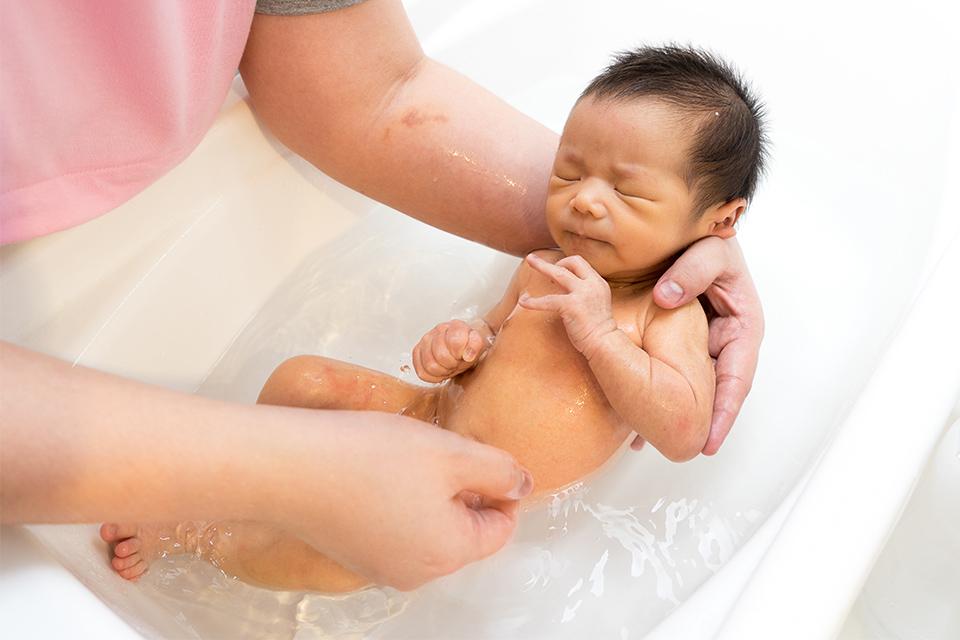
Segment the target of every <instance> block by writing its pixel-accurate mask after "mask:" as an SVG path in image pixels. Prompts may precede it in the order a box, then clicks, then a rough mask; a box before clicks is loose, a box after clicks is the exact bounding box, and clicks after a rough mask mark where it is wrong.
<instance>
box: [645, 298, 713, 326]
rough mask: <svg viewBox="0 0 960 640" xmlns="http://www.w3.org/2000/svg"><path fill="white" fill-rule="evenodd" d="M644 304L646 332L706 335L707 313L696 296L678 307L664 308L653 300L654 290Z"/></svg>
mask: <svg viewBox="0 0 960 640" xmlns="http://www.w3.org/2000/svg"><path fill="white" fill-rule="evenodd" d="M645 302H646V304H644V305H643V310H642V312H643V314H644V317H643V320H642V326H643V328H644V334H647V333H650V332H656V333H677V334H680V335H685V336H698V335H701V334H702V335H706V333H707V328H708V325H707V314H706V312H704V310H703V305H701V304H700V301H699V300H698V299H696V298H694V299H693V300H691V301H690V302H688V303H687V304H685V305H681V306H679V307H677V308H676V309H664V308H662V307H660V306H657V304H656V303H655V302H654V301H653V294H652V292H651V293H650V294H649V297H648V299H647V300H645Z"/></svg>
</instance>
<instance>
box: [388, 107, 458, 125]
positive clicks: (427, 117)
mask: <svg viewBox="0 0 960 640" xmlns="http://www.w3.org/2000/svg"><path fill="white" fill-rule="evenodd" d="M449 120H450V119H449V118H448V117H447V116H445V115H443V114H442V113H424V112H423V111H421V110H420V109H417V108H416V107H410V108H409V109H407V111H406V113H404V114H403V117H402V118H401V119H400V122H402V123H403V124H405V125H406V126H408V127H411V128H412V127H419V126H420V125H422V124H425V123H427V122H448V121H449Z"/></svg>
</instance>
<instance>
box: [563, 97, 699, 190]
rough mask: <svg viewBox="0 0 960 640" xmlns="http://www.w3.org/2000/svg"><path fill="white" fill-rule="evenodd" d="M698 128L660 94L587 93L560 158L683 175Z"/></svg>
mask: <svg viewBox="0 0 960 640" xmlns="http://www.w3.org/2000/svg"><path fill="white" fill-rule="evenodd" d="M692 130H695V127H694V126H693V125H691V123H690V119H689V118H688V117H685V116H684V114H682V113H681V112H680V110H679V109H677V108H676V107H674V106H672V105H670V104H668V103H666V102H664V101H662V100H659V99H657V98H653V97H640V98H626V99H625V98H601V99H598V98H596V97H594V96H585V97H584V98H582V99H581V100H579V101H578V102H577V103H576V104H575V105H574V107H573V109H572V110H571V112H570V115H569V117H568V118H567V123H566V125H565V126H564V129H563V135H562V136H561V138H560V146H559V148H558V151H557V160H558V161H576V160H579V161H580V162H581V163H583V164H585V165H597V166H596V167H595V168H598V169H599V168H600V165H602V166H604V167H606V168H608V169H610V170H613V169H614V168H615V167H617V166H632V167H633V168H634V169H635V170H637V171H645V172H647V173H648V174H651V175H661V174H673V175H675V176H678V177H681V178H682V177H683V176H685V174H686V167H687V157H688V155H687V154H688V149H689V148H690V146H691V141H692V134H693V131H692Z"/></svg>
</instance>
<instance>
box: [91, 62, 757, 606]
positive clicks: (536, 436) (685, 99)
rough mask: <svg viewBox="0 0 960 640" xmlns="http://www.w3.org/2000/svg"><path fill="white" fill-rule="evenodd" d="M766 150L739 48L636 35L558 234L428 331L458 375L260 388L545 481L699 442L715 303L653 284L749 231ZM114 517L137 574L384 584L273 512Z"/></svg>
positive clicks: (302, 584) (424, 351)
mask: <svg viewBox="0 0 960 640" xmlns="http://www.w3.org/2000/svg"><path fill="white" fill-rule="evenodd" d="M763 160H764V136H763V131H762V123H761V110H760V107H759V105H758V104H757V102H756V100H755V99H754V98H753V97H752V96H751V95H750V94H749V93H748V91H747V89H746V88H745V87H744V85H743V83H742V82H741V81H740V80H739V78H738V77H737V76H736V74H735V73H734V72H733V71H732V70H731V69H730V68H729V67H728V66H726V65H725V64H724V63H722V62H721V61H718V60H717V59H716V58H714V57H712V56H710V55H708V54H705V53H703V52H701V51H697V50H693V49H687V48H679V47H663V48H641V49H639V50H636V51H632V52H628V53H624V54H621V55H619V56H618V57H617V58H616V60H615V62H614V63H613V64H612V65H611V66H610V67H608V68H607V69H606V70H605V71H604V72H603V73H602V74H601V75H600V76H598V77H597V78H596V79H594V80H593V82H591V83H590V85H589V86H588V87H587V88H586V90H585V91H584V92H583V94H582V95H581V97H580V99H579V100H578V101H577V103H576V105H575V106H574V108H573V110H572V111H571V113H570V116H569V118H568V120H567V123H566V126H565V127H564V130H563V135H562V138H561V140H560V146H559V148H558V150H557V155H556V160H555V162H554V166H553V175H552V176H551V178H550V185H549V191H548V197H547V204H546V221H547V225H548V227H549V229H550V233H551V235H552V237H553V240H554V242H555V243H556V248H552V249H544V250H540V251H536V252H534V253H532V254H530V255H528V256H527V257H526V259H525V260H524V261H523V262H522V263H521V264H520V266H519V268H518V269H517V271H516V273H515V274H514V276H513V279H512V281H511V282H510V284H509V286H508V287H507V290H506V293H505V294H504V295H503V298H502V299H501V300H500V302H499V303H498V304H497V305H496V306H495V307H494V308H493V309H491V310H490V311H489V312H488V313H487V314H486V315H485V316H483V318H482V319H480V320H477V321H474V322H471V323H467V322H463V321H460V320H452V321H449V322H444V323H442V324H439V325H437V326H436V327H435V328H434V329H433V330H431V331H430V332H429V333H427V334H426V335H425V336H424V337H423V338H422V339H421V340H420V342H419V344H417V346H416V347H415V348H414V350H413V364H414V367H415V368H416V371H417V374H418V375H419V376H420V378H421V379H423V380H424V381H426V382H431V383H441V384H439V385H437V386H430V387H424V386H415V385H411V384H408V383H406V382H403V381H401V380H398V379H396V378H394V377H392V376H388V375H386V374H383V373H380V372H377V371H371V370H369V369H364V368H362V367H358V366H354V365H351V364H348V363H345V362H338V361H335V360H330V359H327V358H323V357H319V356H298V357H295V358H292V359H290V360H288V361H286V362H284V363H283V364H281V365H280V366H279V367H278V368H277V369H276V370H275V371H274V372H273V374H272V375H271V376H270V378H269V380H267V382H266V384H265V385H264V387H263V390H262V392H261V394H260V398H259V402H261V403H266V404H278V405H291V406H297V407H307V408H315V409H365V410H373V411H390V412H397V413H402V414H405V415H408V416H411V417H414V418H418V419H420V420H423V421H425V422H428V423H431V424H435V425H438V426H439V427H441V428H444V429H449V430H451V431H454V432H456V433H459V434H461V435H463V436H464V437H467V438H474V439H476V440H479V441H481V442H484V443H487V444H490V445H493V446H496V447H499V448H501V449H504V450H506V451H508V452H510V453H511V454H513V455H514V456H515V457H516V459H517V461H518V462H519V463H520V464H521V465H523V466H524V467H526V468H527V469H528V470H529V471H530V473H531V474H532V476H533V481H534V486H535V489H536V493H539V494H542V493H543V492H547V491H552V490H555V489H557V488H559V487H562V486H564V485H566V484H569V483H571V482H573V481H575V480H577V479H579V478H581V477H583V476H584V475H586V474H588V473H590V472H591V471H593V470H594V469H596V468H597V467H598V466H600V465H601V464H602V463H603V462H604V461H605V460H607V459H608V458H609V457H610V456H611V455H612V454H613V453H614V452H615V451H616V450H617V449H618V448H619V447H620V446H621V445H622V444H623V442H624V440H625V439H626V438H628V437H629V436H631V434H633V433H634V432H635V433H637V434H639V435H640V436H641V437H642V438H643V439H645V440H646V441H647V442H649V443H650V444H651V445H652V446H654V447H656V448H657V449H658V450H659V451H660V452H661V453H662V454H663V455H665V456H666V457H667V458H669V459H670V460H674V461H678V462H679V461H685V460H689V459H691V458H693V457H695V456H696V455H697V454H698V453H699V452H700V451H701V449H702V448H703V446H704V443H705V442H706V438H707V435H708V431H709V426H710V418H711V413H712V409H713V395H714V385H715V380H714V370H713V363H712V361H711V358H710V355H709V352H708V348H707V318H706V315H705V312H704V309H703V308H702V307H701V306H700V304H699V303H698V302H697V301H694V302H692V303H690V304H687V305H685V306H683V307H680V308H678V309H674V310H664V309H661V308H659V307H657V306H656V305H655V304H654V303H653V297H652V288H653V285H654V284H655V283H656V282H657V280H658V278H659V277H660V275H662V273H663V272H664V271H665V269H666V268H667V267H668V266H669V265H670V264H671V262H672V260H673V258H675V257H676V255H677V254H678V253H680V252H681V251H682V250H683V249H684V248H686V247H687V246H688V245H690V244H691V243H693V242H694V241H696V240H699V239H701V238H705V237H707V236H717V237H719V238H730V237H732V236H733V235H734V234H735V233H736V231H735V224H736V222H737V220H738V219H739V217H740V215H741V214H742V213H743V211H744V210H745V208H746V206H747V202H748V200H749V199H750V198H751V196H752V195H753V192H754V189H755V187H756V184H757V180H758V177H759V175H760V174H761V172H762V164H763ZM411 464H416V462H415V461H411ZM227 531H229V533H230V535H229V536H227V535H221V534H222V533H224V532H227ZM384 535H389V533H388V532H385V534H384ZM104 537H105V539H107V540H108V541H117V540H121V542H119V543H118V544H116V546H115V551H114V553H115V557H114V559H113V566H114V568H115V569H116V570H117V571H118V572H119V573H120V574H121V575H122V576H123V577H125V578H131V579H132V578H136V577H137V576H139V575H140V574H141V573H143V571H144V570H146V567H147V563H148V562H149V561H150V560H152V559H153V558H155V557H156V556H157V555H160V554H171V553H183V552H193V553H197V554H199V555H201V556H203V557H206V558H207V559H209V560H210V561H212V562H214V563H215V564H216V565H217V566H219V567H221V568H223V569H224V570H225V571H226V572H228V573H230V574H233V575H236V576H238V577H239V578H241V579H243V580H246V581H250V582H254V583H257V584H260V585H264V586H268V587H274V588H283V589H309V590H315V591H325V592H343V591H350V590H354V589H357V588H360V587H362V586H364V585H366V584H367V581H366V580H365V579H364V578H363V577H362V576H359V575H357V574H354V573H352V572H351V571H349V570H348V569H346V568H344V567H341V566H339V565H338V564H336V563H335V562H333V561H332V560H330V559H328V558H326V557H325V556H323V555H322V554H320V553H318V552H317V551H316V550H314V549H313V548H311V547H309V546H308V545H306V544H305V543H303V542H301V541H300V540H299V539H297V538H295V537H293V536H291V535H288V534H286V533H285V532H283V531H281V530H278V529H275V528H273V527H271V526H268V525H261V524H258V523H249V522H244V523H217V524H216V526H204V525H200V524H193V523H185V524H180V525H177V526H172V527H154V526H143V525H132V526H125V525H105V526H104Z"/></svg>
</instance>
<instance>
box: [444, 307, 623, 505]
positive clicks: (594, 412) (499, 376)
mask: <svg viewBox="0 0 960 640" xmlns="http://www.w3.org/2000/svg"><path fill="white" fill-rule="evenodd" d="M538 324H540V326H530V325H529V324H528V323H523V324H520V323H517V324H515V325H514V326H511V327H510V329H511V330H510V331H507V330H506V328H505V329H504V331H501V333H500V335H499V336H498V338H497V342H496V344H495V345H494V347H493V348H492V349H491V350H490V351H489V352H488V354H487V357H486V358H485V359H484V360H483V362H481V363H480V365H479V366H477V367H476V368H475V369H473V370H472V371H469V372H467V373H465V374H463V375H461V376H458V377H457V378H456V379H454V380H451V381H450V382H449V383H447V385H446V387H445V388H444V393H443V395H442V397H441V401H440V406H439V416H438V417H439V420H440V426H442V427H444V428H446V429H450V430H451V431H455V432H457V433H460V434H462V435H465V436H467V437H471V438H474V439H476V440H478V441H480V442H485V443H487V444H491V445H493V446H495V447H498V448H500V449H503V450H505V451H508V452H510V453H511V454H513V455H514V456H515V457H516V458H517V460H518V461H519V462H520V464H522V465H524V466H525V467H526V468H527V469H529V470H530V473H532V474H533V478H534V483H535V485H536V486H535V490H534V491H535V493H542V492H544V491H550V490H553V489H556V488H558V487H561V486H563V485H566V484H569V483H571V482H573V481H575V480H577V479H579V478H581V477H583V476H584V475H586V474H588V473H590V472H591V471H593V470H594V469H596V468H597V467H599V466H600V465H601V464H603V462H604V461H606V460H607V459H608V458H609V457H610V456H611V455H612V454H613V453H614V452H615V451H616V450H617V448H618V447H619V446H620V445H621V444H622V443H623V441H624V439H625V438H626V437H627V436H628V435H629V433H630V429H629V428H626V427H625V426H623V425H622V424H621V422H620V420H619V418H618V416H617V415H616V413H615V412H614V411H613V409H612V408H611V407H610V404H609V403H608V402H607V400H606V398H605V396H604V395H603V391H602V389H601V388H600V386H599V384H598V383H597V381H596V379H595V378H594V376H593V373H592V372H591V371H590V368H589V365H588V364H587V362H586V360H585V359H584V358H583V357H582V356H581V355H580V354H579V353H578V352H577V351H576V350H575V349H573V347H572V346H571V345H570V343H569V340H568V339H567V337H566V334H565V333H563V329H562V326H560V327H559V331H557V329H558V327H556V326H551V327H548V330H546V331H545V330H544V327H543V326H542V324H541V323H538Z"/></svg>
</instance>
